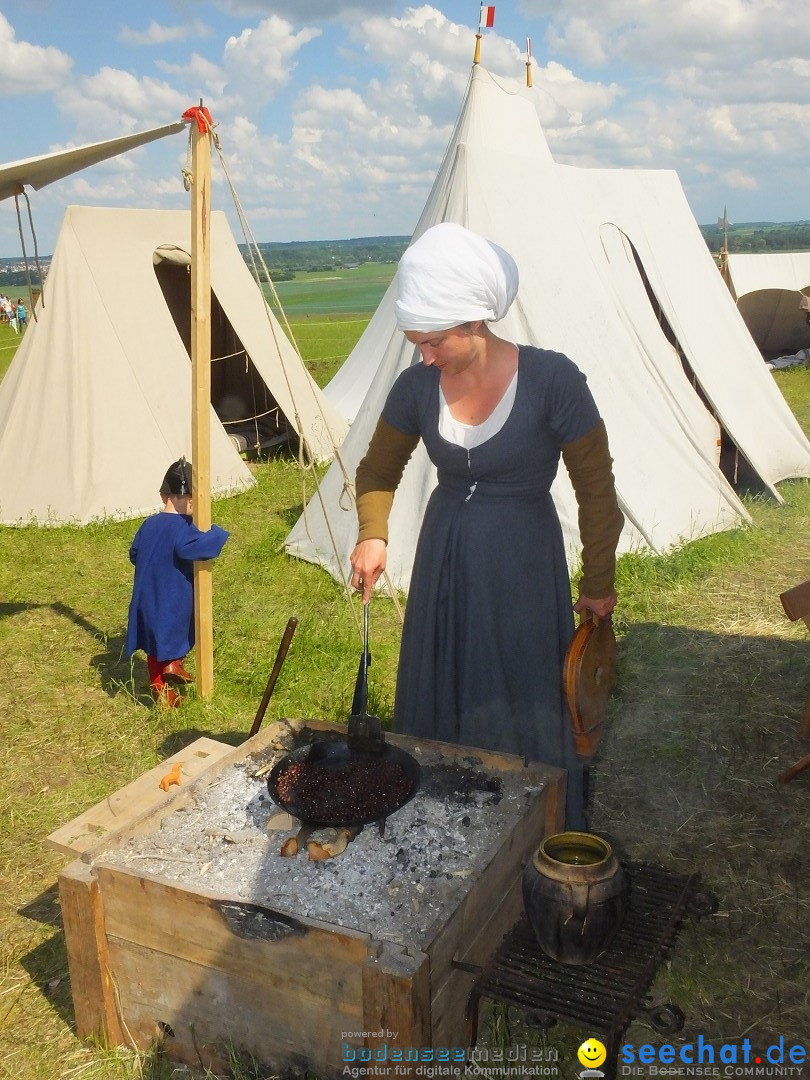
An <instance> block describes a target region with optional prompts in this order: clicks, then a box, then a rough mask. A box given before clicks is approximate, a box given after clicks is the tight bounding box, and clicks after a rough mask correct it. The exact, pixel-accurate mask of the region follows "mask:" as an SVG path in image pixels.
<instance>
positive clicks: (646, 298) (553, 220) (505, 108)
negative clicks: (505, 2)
mask: <svg viewBox="0 0 810 1080" xmlns="http://www.w3.org/2000/svg"><path fill="white" fill-rule="evenodd" d="M439 221H456V222H459V223H460V224H462V225H466V226H467V227H469V228H471V229H473V230H475V231H477V232H479V233H481V234H482V235H484V236H487V237H488V238H490V239H492V240H494V241H496V242H497V243H499V244H501V245H502V246H503V247H505V248H506V249H507V250H508V251H510V252H511V254H512V255H513V256H514V257H515V259H516V261H517V264H518V266H519V268H520V272H521V286H520V291H519V293H518V297H517V300H516V302H515V304H514V305H513V307H512V309H511V311H510V312H509V313H508V315H507V316H506V318H505V319H504V320H503V322H502V323H501V324H499V325H498V326H496V328H495V329H496V332H500V333H502V334H503V335H504V336H506V337H509V338H512V339H514V340H517V341H520V342H524V343H527V344H534V345H539V346H542V347H545V348H552V349H556V350H559V351H562V352H565V353H567V354H568V355H569V356H570V357H571V358H572V359H573V360H574V361H575V362H576V363H577V364H578V365H579V366H580V368H581V369H582V370H583V371H585V373H586V374H587V376H588V380H589V383H590V386H591V388H592V390H593V393H594V395H595V397H596V400H597V403H598V405H599V407H600V410H601V412H602V415H603V416H604V418H605V421H606V424H607V428H608V432H609V435H610V441H611V448H612V452H613V456H614V459H615V472H616V478H617V487H618V492H619V498H620V502H621V505H622V509H623V510H624V512H625V515H626V518H627V527H626V529H625V532H624V534H623V537H622V540H621V550H627V549H630V548H634V547H647V548H650V549H652V550H654V551H658V552H662V551H665V550H667V549H669V548H671V547H672V546H673V545H675V544H677V543H679V542H681V541H683V540H689V539H693V538H696V537H699V536H703V535H706V534H708V533H711V532H713V531H716V530H719V529H725V528H730V527H732V526H734V525H735V524H737V523H739V522H742V521H744V520H746V519H747V514H746V511H745V509H744V507H743V505H742V503H741V502H740V500H739V499H738V497H737V496H736V494H735V493H734V491H733V490H732V488H731V486H730V485H729V483H728V481H727V480H726V479H725V478H724V476H723V474H722V473H721V472H720V469H719V467H718V459H719V439H720V433H721V428H720V425H721V424H722V427H723V429H725V431H726V432H727V433H728V434H727V438H728V439H730V440H732V441H733V445H734V446H736V447H738V448H739V450H740V451H741V453H742V454H743V455H744V457H745V459H746V460H747V461H748V462H749V463H750V465H751V466H752V468H753V469H754V470H755V471H756V473H757V474H758V476H759V478H760V479H761V482H762V483H763V484H764V485H765V487H766V488H767V489H768V490H770V491H771V492H772V493H773V494H774V495H775V496H776V497H777V498H778V497H779V496H778V493H777V492H776V489H775V486H774V485H775V484H776V482H777V481H779V480H781V479H783V478H785V477H788V476H807V475H810V444H808V442H807V440H806V438H805V437H804V435H803V433H802V431H801V429H800V427H799V425H798V424H797V423H796V421H795V419H794V417H793V416H792V414H791V412H790V410H789V409H788V408H787V406H786V404H785V402H784V400H783V399H782V397H781V395H780V394H779V391H778V390H777V389H776V387H775V386H774V384H773V381H772V377H771V375H770V374H769V373H768V372H767V371H766V369H765V367H764V365H763V363H762V360H761V358H760V356H759V354H758V352H757V350H756V348H755V346H754V344H753V342H752V341H751V338H750V336H749V335H748V333H747V331H746V329H745V326H744V324H743V323H742V320H741V319H740V317H739V315H738V313H737V311H736V308H735V306H734V303H733V301H732V300H731V297H730V296H729V294H728V290H727V289H726V288H725V286H724V284H723V281H722V279H721V277H720V275H719V274H718V272H717V269H716V267H715V266H714V263H713V260H712V258H711V255H710V254H709V252H708V250H707V248H706V244H705V242H704V241H703V238H702V236H701V234H700V230H699V229H698V227H697V225H696V223H695V221H694V218H693V217H692V215H691V213H690V211H689V208H688V205H687V203H686V199H685V197H684V195H683V191H682V189H681V186H680V183H679V181H678V178H677V176H676V175H675V174H674V173H672V172H665V171H650V170H638V171H636V170H602V169H577V168H572V167H569V166H564V165H558V164H556V163H555V162H554V161H553V159H552V156H551V153H550V150H549V148H548V145H547V143H546V140H545V136H544V134H543V131H542V128H541V126H540V122H539V119H538V113H537V109H536V107H535V103H534V92H533V91H532V90H531V89H528V88H521V87H518V86H517V85H515V84H508V83H504V82H503V81H502V80H498V79H495V78H494V77H493V76H492V75H491V74H490V73H489V72H487V71H486V70H485V69H484V68H482V67H480V66H475V67H474V68H473V72H472V76H471V79H470V83H469V86H468V90H467V93H466V95H465V99H464V102H463V105H462V109H461V113H460V116H459V119H458V122H457V124H456V128H455V130H454V133H453V136H452V139H451V142H450V145H449V147H448V150H447V153H446V155H445V158H444V161H443V163H442V165H441V167H440V170H439V173H438V176H437V178H436V181H435V183H434V186H433V189H432V191H431V193H430V196H429V198H428V201H427V204H426V206H425V209H424V212H423V214H422V216H421V218H420V221H419V223H418V225H417V228H416V231H415V234H414V235H415V236H419V235H421V233H422V232H424V230H425V229H427V228H428V227H429V226H430V225H433V224H435V223H436V222H439ZM393 301H394V285H393V284H392V286H391V288H390V289H389V290H388V292H387V293H386V295H385V297H384V298H383V300H382V302H381V304H380V306H379V308H378V309H377V311H376V313H375V315H374V316H373V318H372V320H371V322H370V323H369V326H368V328H367V330H366V332H365V333H364V335H363V337H362V338H361V339H360V341H359V342H358V344H357V346H356V348H355V349H354V351H353V352H352V354H351V356H350V357H349V358H348V359H347V361H346V363H345V364H344V365H343V367H342V368H341V370H340V372H338V374H337V375H336V376H335V378H334V379H333V381H332V382H331V383H330V384H329V386H328V387H327V388H326V392H327V394H328V395H329V397H330V400H331V401H332V402H333V403H334V404H336V405H337V406H338V407H339V408H341V409H342V410H343V411H344V413H345V414H346V415H347V416H349V417H350V418H351V420H352V428H351V431H350V432H349V435H348V436H347V439H346V442H345V443H344V445H343V447H342V448H341V453H340V459H339V461H337V462H336V463H334V464H333V465H332V466H331V468H330V470H329V472H328V473H327V475H326V478H325V480H324V482H323V484H322V488H321V498H320V499H313V500H311V501H310V503H309V505H308V507H307V508H306V512H305V514H304V515H303V516H302V518H301V519H300V520H299V521H298V522H297V524H296V525H295V527H294V528H293V530H292V532H291V533H290V535H289V537H288V539H287V544H286V546H287V550H288V551H289V552H291V553H292V554H295V555H297V556H299V557H301V558H304V559H308V560H310V561H313V562H317V563H320V564H321V565H323V566H324V567H326V568H327V569H328V570H329V571H330V572H331V573H332V574H333V576H335V577H336V578H337V579H338V580H342V579H343V576H344V574H345V572H346V568H347V567H348V557H349V553H350V552H351V549H352V547H353V546H354V542H355V537H356V521H355V515H354V511H353V508H352V507H351V505H350V501H349V500H348V499H347V498H346V495H345V493H344V491H343V488H344V484H345V482H346V481H347V480H348V481H352V480H353V478H354V472H355V469H356V466H357V463H358V461H359V459H360V458H361V457H362V455H363V454H364V453H365V450H366V448H367V446H368V442H369V438H370V436H371V433H372V431H373V426H374V424H375V423H376V420H377V417H378V416H379V414H380V411H381V409H382V406H383V403H384V401H385V397H386V395H387V393H388V390H389V388H390V386H391V384H392V382H393V381H394V379H395V378H396V376H397V375H398V374H399V372H400V371H401V370H403V368H404V367H406V366H407V365H409V364H411V363H413V362H415V361H416V360H417V359H418V356H417V355H416V354H415V350H414V349H413V347H412V346H411V345H409V344H408V343H407V342H406V341H405V339H404V337H403V335H402V334H400V333H398V332H397V330H396V327H395V320H394V314H393ZM696 385H698V386H699V392H698V390H696V388H695V387H696ZM704 399H705V400H706V401H708V403H709V405H710V408H711V411H710V409H709V408H708V407H707V406H706V404H704ZM434 484H435V475H434V473H433V470H432V467H431V466H430V463H429V462H428V460H427V457H426V455H425V454H424V450H423V448H422V447H421V446H420V447H419V449H418V450H417V452H416V454H415V455H414V458H413V459H412V460H411V462H410V463H409V465H408V467H407V469H406V472H405V476H404V477H403V481H402V484H401V486H400V489H399V490H398V492H397V496H396V498H395V500H394V509H393V512H392V520H391V529H390V537H391V539H390V543H389V552H388V568H389V573H390V577H391V579H392V581H393V583H394V585H395V586H397V587H399V588H403V589H407V586H408V582H409V578H410V569H411V563H412V559H413V551H414V547H415V541H416V536H417V534H418V531H419V525H420V523H421V520H422V515H423V512H424V507H425V504H426V501H427V498H428V497H429V495H430V492H431V490H432V488H433V486H434ZM553 495H554V498H555V502H556V504H557V507H558V510H559V513H560V517H561V520H562V524H563V530H564V533H565V537H566V542H567V546H568V551H569V557H570V561H571V563H572V564H573V563H575V562H576V560H577V558H578V552H579V537H578V531H577V525H576V507H575V503H574V499H573V493H572V491H571V489H570V484H569V483H568V480H567V476H566V475H565V473H564V470H561V473H560V475H559V476H558V478H557V480H556V482H555V485H554V488H553ZM322 504H323V506H325V507H326V513H325V514H324V511H323V509H322ZM327 517H328V519H329V520H328V522H327V520H326V518H327ZM332 537H334V538H335V541H336V542H335V543H334V544H333V542H332V539H331V538H332ZM334 548H337V552H335V550H334Z"/></svg>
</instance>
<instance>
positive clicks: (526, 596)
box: [383, 346, 599, 828]
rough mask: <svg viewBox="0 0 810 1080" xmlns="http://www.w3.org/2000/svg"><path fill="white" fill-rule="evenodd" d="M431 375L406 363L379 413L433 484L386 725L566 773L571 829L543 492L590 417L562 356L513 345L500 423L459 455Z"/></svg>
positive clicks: (559, 617)
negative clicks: (431, 474)
mask: <svg viewBox="0 0 810 1080" xmlns="http://www.w3.org/2000/svg"><path fill="white" fill-rule="evenodd" d="M438 384H439V372H438V371H437V370H436V369H435V368H434V367H425V366H424V365H423V364H418V365H415V366H413V367H411V368H408V369H407V370H406V371H404V372H403V373H402V374H401V375H400V377H399V379H398V380H397V382H396V383H395V384H394V386H393V388H392V390H391V393H390V395H389V398H388V401H387V402H386V405H385V408H384V410H383V417H384V419H385V420H386V421H387V422H388V423H389V424H391V425H392V426H393V427H395V428H397V429H398V430H400V431H402V432H405V433H407V434H411V435H414V434H419V435H421V437H422V439H423V441H424V443H425V446H426V449H427V452H428V454H429V456H430V459H431V460H432V461H433V463H434V464H435V465H436V468H437V471H438V480H439V483H438V486H437V488H436V489H435V490H434V492H433V494H432V495H431V497H430V500H429V502H428V506H427V510H426V513H425V517H424V521H423V524H422V529H421V532H420V535H419V542H418V544H417V550H416V555H415V561H414V567H413V573H412V577H411V586H410V590H409V594H408V603H407V608H406V613H405V624H404V627H403V633H402V647H401V651H400V660H399V669H398V674H397V689H396V700H395V727H396V730H397V731H400V732H403V733H405V734H408V735H412V736H416V737H421V738H431V739H439V740H442V741H444V742H451V743H460V744H463V745H467V746H475V747H481V748H483V749H488V750H495V751H499V752H502V753H510V754H519V755H521V756H522V757H524V758H525V759H527V760H529V761H542V762H546V763H547V764H550V765H557V766H560V767H562V768H565V769H567V770H568V771H569V778H568V801H567V827H568V828H583V827H584V824H585V820H584V810H583V792H582V782H583V777H582V766H581V764H580V763H579V762H578V760H577V757H576V753H575V751H574V743H573V736H572V733H571V721H570V717H569V715H568V712H567V709H566V706H565V701H564V696H563V688H562V665H563V659H564V656H565V650H566V648H567V646H568V643H569V641H570V639H571V636H572V634H573V631H574V618H573V612H572V606H571V586H570V581H569V576H568V568H567V565H566V558H565V549H564V544H563V538H562V530H561V528H560V522H559V519H558V517H557V512H556V510H555V508H554V504H553V501H552V498H551V495H550V493H549V489H550V487H551V484H552V481H553V480H554V477H555V475H556V473H557V466H558V463H559V459H560V446H561V444H562V443H567V442H573V441H575V440H576V439H579V438H581V437H582V436H584V435H586V434H588V432H590V431H591V430H592V429H593V428H594V427H595V426H596V424H597V423H598V422H599V413H598V411H597V408H596V405H595V403H594V401H593V398H592V396H591V393H590V391H589V389H588V387H587V384H586V381H585V376H584V375H583V374H582V373H581V372H580V371H579V369H578V368H577V367H576V366H575V365H574V364H573V363H572V362H571V361H570V360H569V359H568V358H567V357H566V356H564V355H562V354H561V353H554V352H548V351H545V350H541V349H535V348H531V347H528V346H521V347H520V350H519V360H518V382H517V388H516V395H515V402H514V405H513V407H512V410H511V412H510V414H509V416H508V418H507V420H506V422H505V424H504V425H503V427H502V428H501V429H500V431H498V432H497V433H496V434H495V435H493V436H492V437H491V438H490V439H488V440H487V441H486V442H484V443H482V444H481V445H479V446H477V447H474V448H472V449H470V450H467V449H465V448H463V447H460V446H457V445H454V444H452V443H449V442H447V441H446V440H445V439H443V438H442V437H441V435H440V434H439V426H438V425H439V386H438Z"/></svg>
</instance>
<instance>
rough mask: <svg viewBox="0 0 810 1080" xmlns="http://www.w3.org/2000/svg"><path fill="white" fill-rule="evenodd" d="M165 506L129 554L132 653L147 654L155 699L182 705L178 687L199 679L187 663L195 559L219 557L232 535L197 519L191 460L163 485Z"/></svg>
mask: <svg viewBox="0 0 810 1080" xmlns="http://www.w3.org/2000/svg"><path fill="white" fill-rule="evenodd" d="M160 497H161V499H162V500H163V510H162V511H161V512H160V513H158V514H153V515H152V516H151V517H148V518H147V519H146V521H144V523H143V524H142V525H141V527H140V528H139V529H138V531H137V532H136V534H135V539H134V540H133V541H132V546H131V547H130V549H129V558H130V562H132V563H133V564H134V566H135V583H134V586H133V590H132V600H131V601H130V605H129V620H128V624H127V642H126V650H127V655H128V656H131V655H132V654H133V653H134V652H135V651H136V649H142V650H143V651H144V652H145V653H146V665H147V669H148V671H149V684H150V686H151V688H152V694H153V696H154V698H155V700H156V701H157V702H158V703H159V704H161V705H164V706H174V705H179V704H180V702H181V701H182V700H183V699H182V696H181V695H180V694H179V693H178V692H177V691H176V690H175V689H174V687H175V686H181V685H183V684H185V683H189V682H192V681H193V678H194V676H193V675H191V673H190V672H188V671H187V670H186V668H185V665H184V660H185V658H186V654H187V653H188V652H190V651H191V649H192V647H193V645H194V566H193V564H194V562H196V561H199V560H203V559H215V558H216V557H217V556H218V555H219V553H220V552H221V551H222V548H223V547H224V546H225V541H226V540H227V539H228V533H227V532H226V531H225V530H224V529H221V528H220V527H219V526H218V525H212V526H211V528H210V529H207V530H205V531H204V532H203V531H201V530H200V529H198V528H197V526H196V525H195V524H194V523H193V521H192V520H191V511H192V491H191V465H190V464H189V463H188V462H187V461H186V460H185V458H180V460H179V461H175V462H173V463H172V464H171V465H170V466H169V468H168V470H167V472H166V475H165V476H164V478H163V483H162V484H161V486H160Z"/></svg>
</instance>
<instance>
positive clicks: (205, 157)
mask: <svg viewBox="0 0 810 1080" xmlns="http://www.w3.org/2000/svg"><path fill="white" fill-rule="evenodd" d="M200 112H202V102H200ZM191 139H192V144H191V172H192V183H191V380H192V381H191V454H192V457H191V462H192V490H193V492H194V524H195V525H196V526H197V528H198V529H210V528H211V250H210V236H211V219H210V213H211V198H210V196H211V133H210V129H209V127H208V125H207V124H206V123H205V122H204V120H203V119H202V118H200V119H199V121H198V122H197V123H194V124H192V128H191ZM212 612H213V588H212V573H211V561H210V560H206V561H204V562H195V563H194V629H195V636H196V648H197V693H198V694H199V696H200V697H202V698H208V697H210V696H211V693H212V692H213V689H214V622H213V614H212Z"/></svg>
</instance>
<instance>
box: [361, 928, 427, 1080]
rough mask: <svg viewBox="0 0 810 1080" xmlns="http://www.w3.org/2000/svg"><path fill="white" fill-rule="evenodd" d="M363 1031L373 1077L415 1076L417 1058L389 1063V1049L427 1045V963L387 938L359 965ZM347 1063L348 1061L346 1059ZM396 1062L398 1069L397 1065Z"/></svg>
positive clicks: (421, 955)
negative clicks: (361, 971) (377, 952)
mask: <svg viewBox="0 0 810 1080" xmlns="http://www.w3.org/2000/svg"><path fill="white" fill-rule="evenodd" d="M363 1030H365V1031H367V1032H369V1033H370V1034H368V1035H367V1036H366V1038H365V1046H366V1048H367V1050H368V1051H369V1052H370V1054H371V1061H366V1062H364V1061H360V1062H354V1064H358V1065H359V1066H360V1067H363V1066H364V1065H365V1066H366V1067H369V1066H372V1067H373V1068H374V1070H375V1073H374V1075H375V1076H392V1077H393V1076H397V1077H410V1076H415V1075H417V1074H416V1068H417V1066H418V1064H419V1063H418V1062H416V1061H405V1060H403V1062H402V1063H401V1064H400V1063H399V1061H393V1060H392V1058H391V1051H392V1050H401V1051H402V1052H403V1058H404V1052H405V1051H406V1050H408V1049H409V1048H415V1049H417V1050H419V1049H421V1048H423V1047H429V1046H430V1045H431V1041H430V1039H431V1036H430V1031H431V1017H430V963H429V961H428V958H427V956H426V955H425V954H424V953H421V952H419V951H416V950H415V951H414V953H413V954H411V953H408V952H407V951H406V950H404V949H402V948H401V947H399V946H396V945H393V944H391V943H390V942H386V943H384V944H383V946H382V948H381V950H380V953H379V955H378V956H375V957H373V958H370V959H369V960H367V961H366V964H365V966H364V968H363ZM350 1064H351V1063H350ZM397 1066H398V1067H397Z"/></svg>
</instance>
